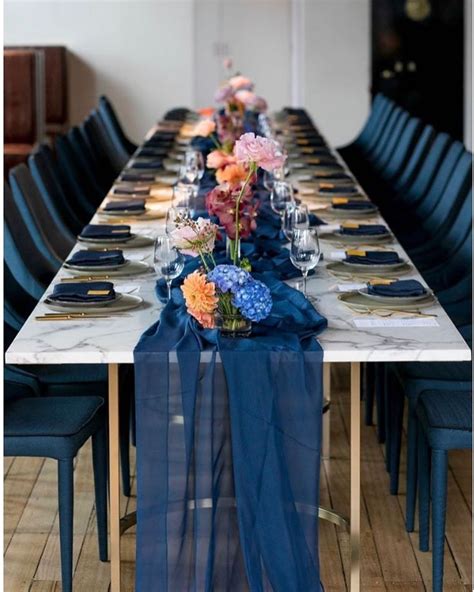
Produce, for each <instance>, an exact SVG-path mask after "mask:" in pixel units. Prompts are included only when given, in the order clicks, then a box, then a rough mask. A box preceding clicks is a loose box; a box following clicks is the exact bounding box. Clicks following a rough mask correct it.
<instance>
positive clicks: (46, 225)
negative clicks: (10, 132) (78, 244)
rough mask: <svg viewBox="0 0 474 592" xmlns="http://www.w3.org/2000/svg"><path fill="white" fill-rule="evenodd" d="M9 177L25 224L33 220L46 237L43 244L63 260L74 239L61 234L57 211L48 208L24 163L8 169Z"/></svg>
mask: <svg viewBox="0 0 474 592" xmlns="http://www.w3.org/2000/svg"><path fill="white" fill-rule="evenodd" d="M9 179H10V186H11V189H12V194H13V200H14V202H15V203H16V205H17V208H18V210H19V212H20V214H21V216H22V217H23V218H24V220H25V222H27V224H29V223H30V221H32V223H33V222H34V226H35V227H36V228H37V229H38V231H39V233H40V235H41V236H43V237H44V238H45V239H46V237H48V238H47V240H45V244H46V245H48V248H51V250H52V253H53V255H55V256H56V257H57V258H58V259H59V260H60V261H63V260H64V259H65V258H66V257H67V255H68V254H69V252H70V251H71V249H72V247H73V246H74V243H75V241H74V239H71V237H70V236H68V235H64V234H63V232H62V228H61V226H60V225H58V223H57V220H58V214H57V212H53V211H50V210H48V208H47V206H46V204H45V202H44V201H43V197H42V195H41V193H40V192H39V189H38V187H37V186H36V183H35V182H34V180H33V177H32V176H31V173H30V171H29V169H28V167H27V166H26V165H25V164H20V165H18V166H16V167H14V168H13V169H12V170H11V171H10V175H9Z"/></svg>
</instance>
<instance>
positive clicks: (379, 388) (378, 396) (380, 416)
mask: <svg viewBox="0 0 474 592" xmlns="http://www.w3.org/2000/svg"><path fill="white" fill-rule="evenodd" d="M374 366H375V368H374V371H373V372H374V378H373V381H374V386H373V389H374V393H375V402H376V406H377V436H378V441H379V444H384V443H385V441H386V432H385V421H386V412H385V393H384V388H385V384H384V379H383V376H384V374H385V365H384V364H381V363H378V364H374Z"/></svg>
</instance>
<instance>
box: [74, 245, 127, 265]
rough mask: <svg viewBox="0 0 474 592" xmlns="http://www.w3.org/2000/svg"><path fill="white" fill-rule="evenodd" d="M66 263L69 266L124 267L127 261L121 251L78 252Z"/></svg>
mask: <svg viewBox="0 0 474 592" xmlns="http://www.w3.org/2000/svg"><path fill="white" fill-rule="evenodd" d="M66 263H67V264H68V265H84V266H90V267H97V266H101V265H123V264H124V263H125V259H124V256H123V253H122V251H121V250H120V249H114V250H111V251H76V252H75V253H74V255H73V256H72V257H71V258H70V259H68V260H67V261H66Z"/></svg>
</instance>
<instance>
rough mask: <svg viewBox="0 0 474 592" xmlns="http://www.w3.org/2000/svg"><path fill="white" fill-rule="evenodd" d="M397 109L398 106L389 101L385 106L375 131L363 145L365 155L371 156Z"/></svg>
mask: <svg viewBox="0 0 474 592" xmlns="http://www.w3.org/2000/svg"><path fill="white" fill-rule="evenodd" d="M395 109H396V105H395V103H394V102H393V101H391V100H388V101H387V103H386V104H385V105H384V106H383V109H382V113H381V115H380V117H379V119H378V120H377V124H376V125H375V127H374V130H373V131H372V133H371V134H370V137H369V138H368V139H367V141H366V142H365V144H363V145H361V147H360V148H361V150H362V152H363V153H364V154H370V152H371V151H372V150H373V149H374V148H375V146H376V145H377V142H378V141H379V140H380V138H381V137H382V134H383V133H384V131H385V127H386V125H387V124H388V122H389V121H390V117H391V116H392V114H393V112H394V111H395Z"/></svg>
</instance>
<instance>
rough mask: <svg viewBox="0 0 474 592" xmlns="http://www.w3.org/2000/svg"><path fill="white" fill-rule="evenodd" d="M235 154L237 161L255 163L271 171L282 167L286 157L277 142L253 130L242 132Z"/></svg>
mask: <svg viewBox="0 0 474 592" xmlns="http://www.w3.org/2000/svg"><path fill="white" fill-rule="evenodd" d="M234 155H235V157H236V159H237V162H244V163H247V164H250V163H255V164H256V165H257V166H258V167H261V168H262V169H264V170H266V171H269V172H271V171H273V170H274V169H277V168H280V167H282V166H283V164H284V162H285V159H286V157H285V155H284V154H283V152H282V150H281V148H280V145H279V144H278V143H277V142H275V141H274V140H269V139H268V138H263V137H262V136H255V134H253V133H251V132H250V133H247V134H242V135H241V136H240V138H239V139H238V140H237V142H236V143H235V146H234Z"/></svg>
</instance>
